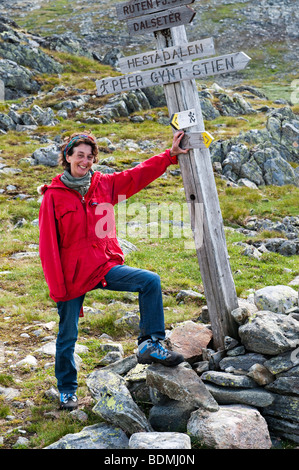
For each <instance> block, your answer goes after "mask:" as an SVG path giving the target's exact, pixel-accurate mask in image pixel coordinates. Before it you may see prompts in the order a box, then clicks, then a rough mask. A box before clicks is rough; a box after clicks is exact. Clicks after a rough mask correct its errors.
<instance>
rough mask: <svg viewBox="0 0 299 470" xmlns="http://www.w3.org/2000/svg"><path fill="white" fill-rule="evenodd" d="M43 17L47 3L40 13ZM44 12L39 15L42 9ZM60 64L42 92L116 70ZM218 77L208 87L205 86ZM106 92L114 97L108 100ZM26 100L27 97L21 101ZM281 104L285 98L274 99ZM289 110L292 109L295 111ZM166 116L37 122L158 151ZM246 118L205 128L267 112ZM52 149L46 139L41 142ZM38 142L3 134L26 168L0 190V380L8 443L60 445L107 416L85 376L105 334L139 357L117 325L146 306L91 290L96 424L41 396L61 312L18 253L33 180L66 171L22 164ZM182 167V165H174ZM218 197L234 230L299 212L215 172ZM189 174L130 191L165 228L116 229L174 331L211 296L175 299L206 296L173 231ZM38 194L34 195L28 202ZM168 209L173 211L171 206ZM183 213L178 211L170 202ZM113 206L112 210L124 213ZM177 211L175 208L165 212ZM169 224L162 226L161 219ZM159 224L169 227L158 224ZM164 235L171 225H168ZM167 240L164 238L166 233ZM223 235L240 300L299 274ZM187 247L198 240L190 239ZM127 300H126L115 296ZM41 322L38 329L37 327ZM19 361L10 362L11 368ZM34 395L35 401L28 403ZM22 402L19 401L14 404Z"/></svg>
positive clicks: (11, 161)
mask: <svg viewBox="0 0 299 470" xmlns="http://www.w3.org/2000/svg"><path fill="white" fill-rule="evenodd" d="M52 3H53V2H50V3H49V4H47V5H45V7H44V8H48V10H47V11H48V16H46V17H45V18H42V19H40V21H43V22H44V25H46V24H47V23H46V21H48V19H51V18H52V16H51V15H52V10H51V8H52V6H53V5H52ZM56 3H57V6H58V7H59V8H60V13H61V14H64V13H66V10H67V9H65V8H64V6H65V5H66V2H63V1H60V2H56ZM42 12H44V10H43V11H42ZM40 14H41V12H40V11H39V15H40ZM35 15H38V12H36V13H34V12H32V16H31V18H37V16H35ZM53 55H55V58H56V60H60V61H61V62H63V63H65V65H66V69H65V72H64V73H63V74H61V76H60V77H48V76H43V77H42V78H41V80H42V83H43V91H44V92H48V91H50V90H52V89H53V88H54V87H55V86H57V85H64V86H65V87H69V86H72V87H77V88H82V89H83V90H86V91H87V92H88V93H90V92H91V91H93V87H94V78H95V73H96V74H97V75H96V76H98V75H100V76H105V75H108V74H111V73H113V72H112V70H111V69H110V68H109V67H107V66H102V65H100V64H99V63H96V62H94V61H92V60H90V59H86V60H85V59H84V72H82V68H81V67H80V63H81V64H82V62H81V61H80V62H79V61H78V59H77V58H74V57H72V56H70V55H69V54H61V53H55V52H54V53H53ZM211 83H212V81H211V82H206V84H207V86H209V85H211ZM246 83H248V84H251V85H254V86H257V87H258V88H261V89H265V88H267V86H269V90H271V93H272V91H273V90H277V96H280V97H281V96H282V95H283V94H284V93H285V89H284V87H287V84H286V83H283V84H282V95H280V87H281V84H280V83H279V82H278V81H275V78H274V77H273V76H271V77H270V78H269V79H268V80H267V81H266V80H265V81H263V82H262V81H258V80H253V79H252V77H251V80H250V81H248V82H247V81H246ZM74 93H76V92H74V90H73V88H72V89H69V90H68V92H67V93H62V92H59V91H58V92H56V93H55V94H53V95H52V96H46V95H40V96H39V97H38V98H37V100H36V101H35V103H36V104H39V105H40V106H42V107H47V106H53V107H55V105H56V104H57V103H58V102H59V101H61V99H69V98H71V97H72V96H73V94H74ZM105 99H106V98H105ZM248 100H249V101H250V102H251V103H252V105H253V106H254V107H258V106H260V105H261V103H262V104H269V105H270V104H271V105H272V102H270V101H268V100H258V101H257V100H250V99H248ZM16 102H17V103H20V102H21V100H19V101H16ZM104 102H105V100H103V99H100V98H97V97H95V98H93V99H92V100H90V101H89V102H88V104H87V105H86V108H85V109H82V110H80V113H82V114H83V113H84V111H85V110H87V109H88V110H90V109H97V108H98V107H100V106H102V105H103V103H104ZM277 106H278V105H277ZM1 109H2V111H3V112H7V111H8V105H7V103H6V104H2V105H1ZM293 109H296V108H295V107H294V108H293ZM160 112H163V113H164V114H165V115H167V109H166V108H160V109H152V110H149V111H148V112H141V114H142V115H145V114H151V116H152V118H153V119H152V120H145V121H144V122H142V123H138V124H136V123H135V124H134V123H132V122H130V121H129V119H127V118H121V119H117V120H115V122H113V123H110V124H103V125H100V126H99V125H88V126H87V125H86V124H84V123H83V122H81V123H80V124H79V123H77V122H75V120H76V119H78V116H76V114H75V112H74V114H73V115H70V116H69V119H67V120H59V122H58V123H57V125H56V126H54V127H41V126H40V127H38V129H37V131H36V135H38V136H47V137H49V138H50V139H53V138H55V136H57V135H61V136H64V135H67V134H69V133H71V132H72V131H73V130H74V128H76V129H77V128H78V129H80V130H84V129H90V130H91V131H92V132H93V133H94V134H95V135H96V136H97V137H98V138H100V137H108V138H109V139H110V140H111V141H112V142H113V143H114V144H115V143H119V142H120V141H121V140H122V139H132V140H133V141H135V142H138V141H141V140H150V141H151V142H153V143H154V144H155V148H154V150H153V152H151V154H153V153H159V152H160V151H161V150H163V149H164V148H167V147H169V145H170V143H171V131H170V128H169V127H168V126H163V125H161V124H159V122H158V117H159V113H160ZM244 117H245V119H246V120H240V119H238V118H234V117H228V116H227V117H224V116H221V117H219V118H217V119H215V120H214V121H209V122H207V123H206V128H207V130H209V131H210V132H211V133H212V134H213V135H214V137H215V139H216V140H217V139H218V138H224V139H225V138H229V137H233V136H236V135H238V134H239V133H240V132H241V131H246V130H249V129H255V128H263V127H264V126H265V122H266V116H265V114H263V113H260V114H257V115H248V116H244ZM45 145H46V144H45ZM40 146H41V144H40V142H39V141H37V140H34V139H32V138H31V137H29V136H28V134H24V133H17V132H14V131H9V132H8V133H7V134H5V135H1V136H0V147H1V153H0V157H1V159H2V160H1V162H2V163H5V164H6V165H8V166H10V167H14V168H16V167H18V168H21V170H22V172H21V173H17V174H15V175H8V174H2V175H1V182H0V189H5V193H4V194H0V222H1V224H0V237H1V245H0V345H2V344H4V343H5V361H6V362H5V363H4V364H3V363H2V364H0V365H1V371H0V386H2V387H13V388H17V389H18V390H19V392H20V395H19V397H17V398H16V399H15V400H13V401H12V402H9V403H8V404H7V403H6V402H4V400H3V399H1V400H0V426H1V431H0V436H4V445H3V447H5V448H11V447H12V446H13V445H14V444H15V442H16V439H17V436H18V434H17V433H18V431H13V432H11V433H9V430H10V429H17V428H18V427H19V426H21V427H22V428H23V429H25V430H26V437H27V438H28V439H29V447H31V448H42V447H45V446H47V445H49V444H50V443H52V442H55V441H56V440H58V439H59V438H60V437H62V436H63V435H65V434H67V433H72V432H77V431H79V430H81V429H82V427H83V425H90V424H93V423H95V422H98V421H99V418H98V417H97V416H95V415H94V414H93V412H92V400H91V397H90V395H89V392H88V390H87V387H86V376H87V375H88V373H90V372H91V371H92V370H93V369H94V368H95V367H96V366H97V365H98V363H99V361H100V360H101V358H102V357H103V355H104V353H103V351H102V350H101V347H100V345H101V342H102V340H101V339H100V336H101V335H102V334H103V333H106V334H109V335H110V336H111V337H112V338H113V340H115V341H119V342H121V344H122V345H123V348H124V351H125V354H126V355H129V354H132V353H133V351H134V348H135V340H136V336H137V335H136V334H135V333H132V331H131V330H130V329H129V328H123V327H119V326H117V324H116V323H115V321H116V320H117V319H119V318H120V317H121V316H122V315H123V310H124V309H125V310H129V311H133V310H134V309H137V308H138V303H137V297H136V296H135V297H133V299H128V296H127V294H125V293H115V292H109V291H100V290H99V291H93V292H90V293H88V294H87V295H86V299H85V303H84V305H85V306H86V307H91V308H92V309H96V310H97V311H98V313H93V312H92V311H90V312H86V313H85V316H84V318H82V319H80V324H79V325H80V326H79V343H80V344H84V345H86V346H87V347H88V348H89V352H88V353H86V354H82V355H81V357H82V360H83V363H82V366H81V369H80V372H79V398H80V399H81V400H85V401H84V403H85V404H84V407H83V409H84V411H85V412H86V413H87V416H88V419H87V422H85V423H84V424H83V423H81V422H78V421H76V419H74V418H72V417H71V416H70V415H69V414H67V413H58V412H57V402H53V401H51V400H50V399H49V398H47V397H46V396H45V393H44V392H45V391H46V390H48V389H50V388H51V387H52V386H53V387H55V386H56V380H55V377H54V366H53V364H51V363H53V358H51V357H49V356H43V355H39V354H37V353H35V351H36V349H37V348H38V347H40V345H41V338H46V337H47V336H49V335H53V336H54V337H55V335H56V333H57V330H58V318H57V313H56V305H55V303H54V302H53V301H52V300H51V299H50V298H49V295H48V288H47V285H46V282H45V279H44V275H43V272H42V268H41V265H40V260H39V258H38V257H33V258H24V259H21V260H15V259H13V258H12V257H11V256H12V255H13V254H14V253H16V252H22V251H23V252H25V251H32V252H34V251H35V252H36V251H37V247H36V246H34V245H37V244H38V241H39V231H38V227H36V226H35V225H33V224H32V222H33V221H34V220H35V219H37V218H38V213H39V208H40V202H39V201H38V197H39V196H38V195H37V192H36V187H37V186H38V185H40V184H42V183H49V182H50V181H51V179H52V178H53V177H54V176H55V175H56V174H57V173H61V172H62V169H61V168H59V167H58V168H57V167H56V168H49V167H43V166H30V165H28V164H26V163H21V164H20V163H19V162H20V160H21V158H24V157H29V156H31V154H32V153H33V151H34V150H35V149H37V148H39V147H40ZM151 154H150V153H141V154H140V153H138V152H134V151H130V152H129V151H126V152H122V151H120V150H117V151H115V152H113V156H114V157H115V162H114V163H113V166H115V167H116V168H117V169H118V170H122V169H125V168H128V167H130V166H131V164H132V162H135V161H140V160H144V159H146V158H148V157H149V156H150V155H151ZM106 156H107V153H105V152H104V151H103V152H101V153H100V158H105V157H106ZM172 169H174V167H173V168H172ZM215 181H216V186H217V190H218V195H219V201H220V206H221V210H222V216H223V219H224V224H225V225H226V226H231V227H237V226H240V225H244V224H246V221H247V220H248V218H249V217H251V216H253V215H254V216H256V217H259V218H265V217H267V218H270V219H271V220H281V219H282V218H283V217H285V216H286V215H298V196H299V188H295V187H293V186H282V187H274V186H266V187H263V188H259V189H258V190H252V189H248V188H245V187H238V188H233V187H227V186H226V184H225V182H224V181H223V180H221V179H220V178H218V177H217V176H216V177H215ZM9 184H10V185H14V186H16V190H13V191H11V192H9V193H8V192H7V191H6V187H7V186H8V185H9ZM182 189H183V182H182V178H181V176H173V175H171V174H170V173H169V171H168V172H167V178H163V177H162V178H159V179H158V180H156V181H155V182H153V183H151V184H150V185H149V186H148V187H147V188H146V189H144V190H143V191H142V192H140V193H139V194H138V195H136V196H134V197H132V198H131V199H130V201H129V204H135V206H130V207H131V211H130V210H129V211H128V213H127V221H135V222H138V221H139V220H140V217H141V215H142V214H140V213H138V211H135V208H136V207H137V204H138V205H139V208H140V207H141V208H144V209H145V213H146V215H147V217H148V220H147V222H151V221H152V220H151V219H150V215H152V216H153V217H159V218H155V219H154V220H155V221H158V222H159V223H160V224H159V231H158V232H157V233H156V234H155V233H154V230H153V227H154V226H152V228H150V226H149V227H147V228H145V227H144V226H143V227H142V229H141V230H139V231H138V230H137V231H136V232H134V231H132V230H131V231H129V230H128V228H127V229H126V231H125V233H121V232H120V233H119V235H120V236H121V238H126V239H127V240H128V241H131V242H132V243H134V244H135V245H136V247H137V249H138V250H137V251H134V252H132V253H131V254H130V255H128V256H127V257H126V261H127V263H128V264H130V265H132V266H137V267H140V268H145V269H151V270H153V271H155V272H157V273H159V274H160V277H161V282H162V289H163V294H164V296H163V301H164V308H165V322H166V327H167V328H171V327H172V325H174V324H175V323H177V322H181V321H185V320H188V319H194V320H196V319H197V318H198V316H199V314H200V312H201V308H202V305H203V304H204V303H205V302H204V301H192V302H185V303H177V301H176V295H177V293H178V292H179V291H180V290H181V289H193V290H195V291H197V292H201V293H204V290H203V284H202V279H201V274H200V270H199V267H198V261H197V256H196V252H195V249H194V247H193V246H192V243H193V242H192V238H191V235H190V231H189V232H188V231H187V230H185V231H184V232H183V236H182V237H177V236H176V235H177V232H176V231H175V230H176V228H175V227H174V226H172V225H171V224H170V223H167V221H168V220H175V221H181V220H183V221H184V222H185V223H186V224H187V223H188V221H189V217H188V214H187V213H186V211H184V207H185V206H184V204H185V196H184V191H182ZM19 193H24V194H26V195H28V198H25V199H24V200H21V199H18V198H16V195H17V194H19ZM30 198H32V199H33V200H29V199H30ZM162 203H164V214H163V213H162V214H158V213H157V214H156V213H154V212H151V209H152V208H153V205H156V206H157V207H158V208H160V209H161V208H162ZM168 206H169V207H168ZM173 208H176V209H177V211H176V212H172V209H173ZM118 209H119V208H118V207H117V208H116V217H118V216H119V215H120V214H119V212H118ZM168 209H169V211H168ZM21 219H25V222H24V224H23V225H22V226H21V227H19V228H16V227H15V225H16V223H17V222H18V221H20V220H21ZM161 220H162V221H163V220H164V223H162V222H161ZM162 228H163V229H164V231H162ZM165 230H166V231H165ZM165 233H166V236H164V237H163V236H162V235H163V234H164V235H165ZM225 233H226V240H227V245H228V252H229V256H230V264H231V268H232V273H233V277H234V281H235V285H236V290H237V293H238V295H239V296H243V297H246V296H247V294H248V292H249V290H250V289H258V288H261V287H264V286H266V285H273V284H274V285H275V284H288V283H289V282H290V281H291V280H292V279H293V278H294V277H295V276H296V275H298V274H299V268H298V263H297V258H296V257H295V256H292V257H284V256H281V255H279V254H276V253H267V254H263V255H262V257H261V259H260V260H252V259H250V258H248V257H245V256H243V255H242V254H241V252H242V247H240V246H238V245H236V242H239V241H246V239H247V237H246V236H245V235H242V234H241V233H238V232H235V231H231V230H226V231H225ZM270 235H275V234H273V233H269V232H268V233H267V232H265V233H262V234H259V237H264V238H268V237H269V236H270ZM190 242H191V247H190V246H189V245H190ZM120 301H121V302H123V303H122V304H120V303H119V302H120ZM51 321H54V322H56V325H55V327H54V329H53V330H52V331H47V330H46V329H45V327H44V326H43V325H45V324H46V323H48V322H51ZM40 325H42V326H40ZM38 328H41V329H42V336H41V338H40V337H37V336H35V335H34V334H33V332H34V331H35V329H38ZM25 331H26V332H28V333H29V338H25V337H22V336H21V334H22V333H24V332H25ZM27 354H36V355H37V358H38V366H37V367H36V368H34V369H31V368H30V367H23V368H15V367H14V364H15V363H16V362H17V360H20V359H23V358H24V357H25V356H26V355H27ZM11 366H13V367H11ZM28 400H30V401H31V402H34V404H33V405H32V404H31V406H27V405H26V402H27V401H28ZM16 401H17V402H18V403H21V405H20V404H19V405H18V406H17V407H16V406H15V402H16ZM8 414H10V415H13V416H14V419H13V421H7V419H6V416H7V415H8Z"/></svg>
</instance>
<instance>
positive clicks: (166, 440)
mask: <svg viewBox="0 0 299 470" xmlns="http://www.w3.org/2000/svg"><path fill="white" fill-rule="evenodd" d="M129 449H191V440H190V437H189V436H187V434H183V433H178V432H147V433H141V432H139V433H136V434H133V435H132V436H131V437H130V440H129Z"/></svg>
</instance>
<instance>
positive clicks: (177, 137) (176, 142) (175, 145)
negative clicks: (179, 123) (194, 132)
mask: <svg viewBox="0 0 299 470" xmlns="http://www.w3.org/2000/svg"><path fill="white" fill-rule="evenodd" d="M183 137H184V131H178V132H176V133H175V134H174V136H173V141H172V147H171V149H170V155H171V156H172V157H174V156H175V155H179V154H181V153H188V152H189V149H184V150H183V149H182V148H181V147H180V142H181V140H182V138H183Z"/></svg>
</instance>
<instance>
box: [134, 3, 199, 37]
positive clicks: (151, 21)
mask: <svg viewBox="0 0 299 470" xmlns="http://www.w3.org/2000/svg"><path fill="white" fill-rule="evenodd" d="M194 16H195V11H194V10H192V8H190V7H187V6H185V5H183V6H181V7H178V8H173V9H171V10H167V11H162V12H159V13H153V14H151V15H145V16H141V17H138V18H132V19H129V20H128V21H127V25H128V31H129V34H143V33H150V32H153V31H159V30H161V29H167V28H173V27H174V26H182V25H184V24H187V23H190V22H191V21H192V19H193V18H194Z"/></svg>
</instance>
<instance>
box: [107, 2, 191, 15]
mask: <svg viewBox="0 0 299 470" xmlns="http://www.w3.org/2000/svg"><path fill="white" fill-rule="evenodd" d="M194 1H195V0H131V1H130V2H123V3H118V4H117V5H116V14H117V18H118V19H119V20H127V19H129V18H136V17H137V16H142V15H147V14H148V13H154V12H155V11H162V10H168V9H169V8H174V7H178V6H181V5H188V4H190V3H193V2H194Z"/></svg>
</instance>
